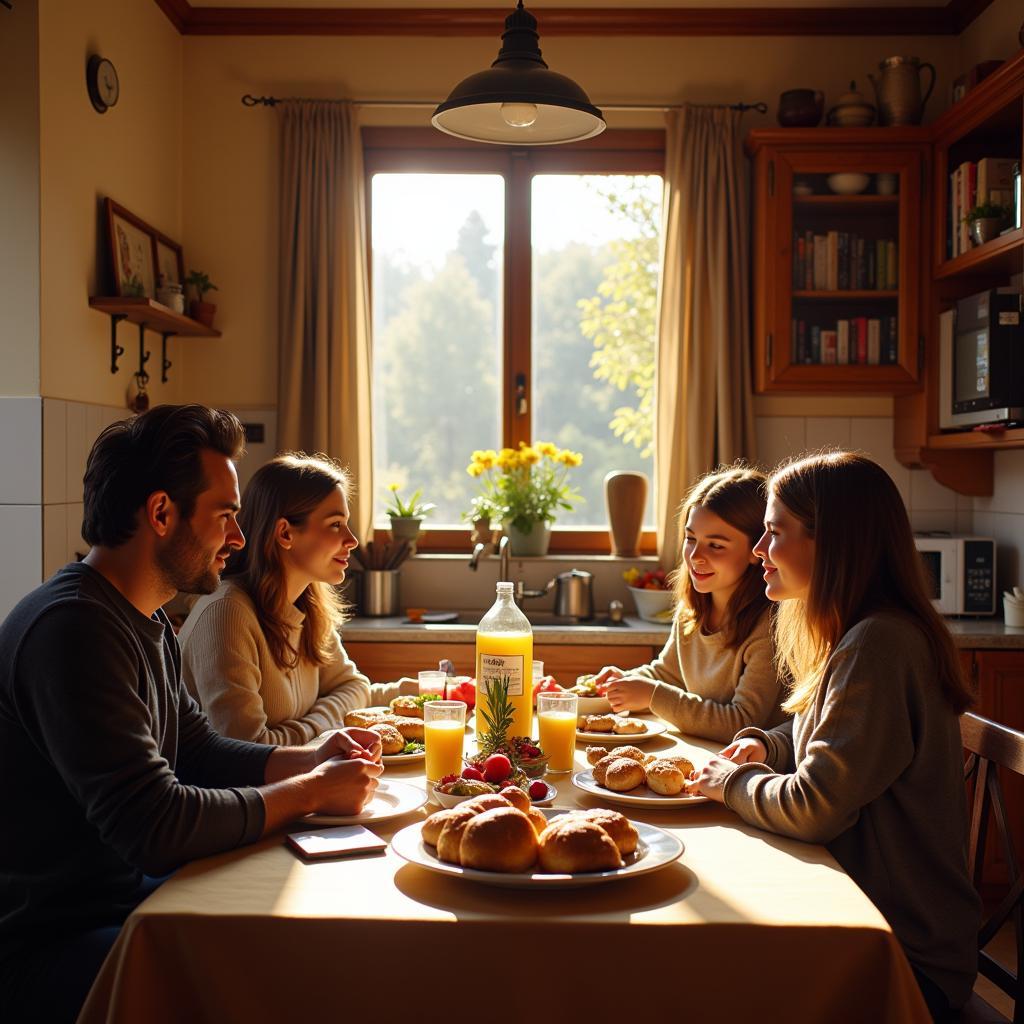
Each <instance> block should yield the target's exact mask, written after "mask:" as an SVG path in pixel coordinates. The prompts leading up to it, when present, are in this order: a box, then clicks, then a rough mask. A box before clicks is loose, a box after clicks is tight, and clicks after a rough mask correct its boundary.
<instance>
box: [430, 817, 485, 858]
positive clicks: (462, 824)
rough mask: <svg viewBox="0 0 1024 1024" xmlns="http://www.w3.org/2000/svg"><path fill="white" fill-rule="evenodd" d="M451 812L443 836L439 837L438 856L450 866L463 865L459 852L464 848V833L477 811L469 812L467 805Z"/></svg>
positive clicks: (442, 830)
mask: <svg viewBox="0 0 1024 1024" xmlns="http://www.w3.org/2000/svg"><path fill="white" fill-rule="evenodd" d="M451 811H452V815H451V817H450V818H447V819H446V820H445V823H444V827H443V828H442V829H441V834H440V835H439V836H438V837H437V856H438V858H439V859H440V860H443V861H446V862H447V863H449V864H461V863H462V862H461V860H460V859H459V850H460V848H461V846H462V833H463V832H464V831H465V828H466V826H467V825H468V824H469V823H470V822H471V821H472V820H473V819H474V818H475V817H476V811H470V810H467V809H466V805H465V804H459V806H458V807H452V808H451Z"/></svg>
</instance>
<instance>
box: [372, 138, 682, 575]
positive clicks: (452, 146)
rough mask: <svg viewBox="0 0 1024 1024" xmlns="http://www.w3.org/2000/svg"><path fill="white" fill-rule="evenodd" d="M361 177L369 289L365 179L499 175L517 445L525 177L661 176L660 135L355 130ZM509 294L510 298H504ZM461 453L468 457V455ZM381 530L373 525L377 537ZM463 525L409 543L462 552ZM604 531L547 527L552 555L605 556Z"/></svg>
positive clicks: (526, 236)
mask: <svg viewBox="0 0 1024 1024" xmlns="http://www.w3.org/2000/svg"><path fill="white" fill-rule="evenodd" d="M362 140H363V172H364V175H365V182H366V223H367V244H368V245H369V248H370V252H369V253H368V257H369V258H368V260H367V263H368V265H369V268H370V273H369V278H370V288H371V290H372V288H373V275H372V266H373V259H372V252H373V217H372V182H373V176H374V175H375V174H396V173H406V174H412V173H418V174H432V173H463V174H465V173H474V172H475V173H481V174H500V175H502V176H503V177H504V179H505V244H504V259H503V279H502V309H503V318H502V319H503V337H502V395H503V399H502V418H501V429H502V439H501V444H502V445H505V446H508V447H510V448H516V447H518V445H519V442H520V441H527V442H529V441H530V440H531V437H530V433H531V431H530V422H531V419H532V416H531V411H532V401H533V394H532V388H533V378H532V351H531V341H532V338H531V333H530V332H531V318H532V312H533V295H532V283H533V266H532V251H531V231H530V201H531V195H532V180H533V177H534V175H536V174H660V175H662V176H664V173H665V133H664V131H663V130H661V129H640V130H636V129H617V130H616V129H608V130H606V131H604V132H603V133H602V134H601V135H598V136H597V137H595V138H593V139H586V140H584V141H583V142H577V143H569V144H567V145H561V146H534V147H528V146H495V145H487V144H484V143H473V142H467V141H465V140H464V139H456V138H454V137H452V136H450V135H446V134H444V133H443V132H439V131H436V130H435V129H433V128H385V127H365V128H363V129H362ZM513 295H514V296H515V302H512V301H510V296H513ZM520 374H522V375H524V376H525V379H526V400H527V411H526V412H525V413H521V414H520V413H517V412H516V402H515V400H514V399H515V397H516V396H515V381H516V377H517V376H518V375H520ZM466 457H467V458H468V457H469V454H468V453H467V456H466ZM387 532H388V531H386V530H377V531H375V534H374V537H375V539H377V540H380V539H383V538H384V537H385V536H386V534H387ZM469 535H470V528H469V527H468V526H467V527H466V528H465V529H444V528H439V527H438V528H434V527H430V526H427V525H426V524H425V525H424V529H423V530H422V532H421V533H420V537H419V539H418V540H417V541H416V548H417V551H420V552H431V553H441V552H461V551H465V550H466V548H467V547H468V545H469ZM608 550H609V542H608V531H607V530H602V529H592V528H585V527H572V526H561V527H560V526H558V525H557V523H556V525H555V528H554V529H553V530H552V532H551V546H550V553H551V554H591V555H601V554H607V552H608ZM656 551H657V539H656V535H655V531H654V530H644V531H643V534H642V536H641V541H640V552H641V554H646V555H649V554H655V553H656Z"/></svg>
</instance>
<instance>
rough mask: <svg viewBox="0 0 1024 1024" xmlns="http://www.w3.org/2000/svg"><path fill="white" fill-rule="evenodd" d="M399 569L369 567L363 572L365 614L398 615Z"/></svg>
mask: <svg viewBox="0 0 1024 1024" xmlns="http://www.w3.org/2000/svg"><path fill="white" fill-rule="evenodd" d="M400 576H401V570H399V569H367V570H366V571H365V572H364V573H363V600H362V609H363V614H364V615H370V616H374V615H397V614H398V607H399V604H398V585H399V579H400Z"/></svg>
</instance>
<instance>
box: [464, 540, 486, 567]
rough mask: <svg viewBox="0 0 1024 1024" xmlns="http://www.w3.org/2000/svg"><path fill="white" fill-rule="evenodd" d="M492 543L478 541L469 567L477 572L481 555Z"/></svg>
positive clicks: (470, 558)
mask: <svg viewBox="0 0 1024 1024" xmlns="http://www.w3.org/2000/svg"><path fill="white" fill-rule="evenodd" d="M490 546H491V545H490V544H485V543H484V542H483V541H478V542H477V544H476V545H475V546H474V548H473V554H471V555H470V556H469V567H470V569H472V570H473V572H476V570H477V566H478V565H479V564H480V556H481V555H482V554H484V552H485V551H486V550H487V549H488V548H489V547H490Z"/></svg>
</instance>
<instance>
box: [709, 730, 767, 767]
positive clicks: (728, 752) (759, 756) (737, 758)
mask: <svg viewBox="0 0 1024 1024" xmlns="http://www.w3.org/2000/svg"><path fill="white" fill-rule="evenodd" d="M767 756H768V749H767V748H766V747H765V745H764V744H763V743H762V742H761V741H760V740H759V739H755V738H754V737H753V736H744V737H743V739H741V740H733V741H732V743H730V744H729V746H727V747H725V748H724V749H723V750H721V751H719V757H724V758H726V759H727V760H729V761H732V762H734V763H735V764H746V763H747V762H748V761H760V762H762V763H763V762H764V759H765V758H766V757H767Z"/></svg>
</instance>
